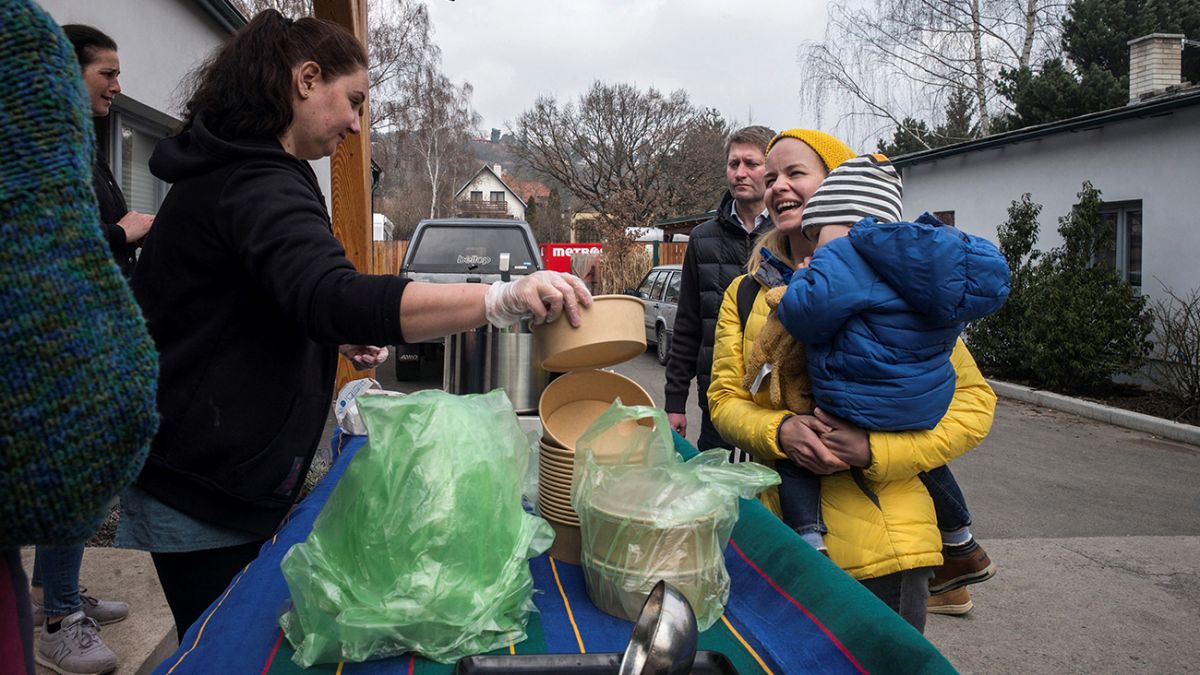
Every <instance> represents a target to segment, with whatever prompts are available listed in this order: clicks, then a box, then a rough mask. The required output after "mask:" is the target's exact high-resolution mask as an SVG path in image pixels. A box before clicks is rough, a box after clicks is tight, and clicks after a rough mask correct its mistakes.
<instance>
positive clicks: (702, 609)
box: [571, 401, 779, 630]
mask: <svg viewBox="0 0 1200 675" xmlns="http://www.w3.org/2000/svg"><path fill="white" fill-rule="evenodd" d="M575 452H576V454H575V473H574V476H575V480H574V485H573V488H572V493H571V502H572V504H573V505H574V507H575V511H576V512H577V513H579V529H580V535H581V539H582V542H583V543H582V547H581V551H580V559H581V562H582V565H583V572H584V581H585V582H586V584H587V590H588V596H589V597H591V599H592V602H593V603H594V604H595V605H596V606H597V607H598V608H600V609H601V610H603V611H605V612H608V613H609V614H613V615H615V616H620V617H623V618H626V619H630V620H632V619H634V618H636V617H637V615H638V612H639V611H640V609H641V606H642V603H643V601H645V599H646V594H647V593H649V592H650V590H651V589H652V588H654V584H656V583H658V581H659V580H660V579H662V580H665V581H666V582H667V583H669V584H671V585H672V586H674V587H675V588H676V589H677V590H679V591H680V592H681V593H683V595H684V596H685V597H687V599H688V601H689V602H690V603H691V605H692V609H693V610H695V612H696V623H697V624H698V626H699V628H700V630H706V629H708V628H709V627H711V626H712V625H713V624H714V623H716V622H717V620H718V619H720V617H721V613H722V612H724V611H725V603H726V602H727V601H728V599H729V572H728V571H727V570H726V569H725V546H726V545H727V544H728V543H729V535H730V534H731V533H732V532H733V526H734V525H735V524H736V523H737V519H738V499H739V498H743V499H749V498H751V497H753V496H754V495H756V494H758V493H759V492H760V491H762V490H764V489H766V488H767V487H770V486H772V485H777V484H778V483H779V474H777V473H775V471H774V470H773V469H771V468H768V467H766V466H763V465H761V464H755V463H753V462H743V463H739V464H732V463H730V462H729V451H728V450H721V449H713V450H708V451H706V452H702V453H700V454H699V455H697V456H695V457H693V458H692V459H691V460H689V461H687V462H684V461H683V459H682V458H681V457H680V456H679V454H678V453H676V452H675V443H674V440H673V438H672V436H671V425H670V423H669V422H667V416H666V413H664V412H663V411H661V410H657V409H655V408H649V407H642V406H633V407H626V406H623V405H621V404H620V402H619V401H618V402H617V403H614V404H613V405H612V406H611V407H610V408H609V409H608V410H607V411H605V412H604V414H603V415H601V416H600V417H599V418H598V419H597V420H596V421H595V422H594V423H593V424H592V425H591V426H590V427H588V429H587V431H585V432H584V433H583V435H581V436H580V437H579V440H578V442H577V443H576V446H575Z"/></svg>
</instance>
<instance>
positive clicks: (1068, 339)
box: [967, 182, 1153, 392]
mask: <svg viewBox="0 0 1200 675" xmlns="http://www.w3.org/2000/svg"><path fill="white" fill-rule="evenodd" d="M1100 205H1101V201H1100V192H1099V190H1096V189H1095V188H1094V187H1092V185H1091V183H1088V182H1084V184H1083V189H1082V190H1081V191H1080V192H1079V203H1078V204H1076V206H1075V207H1074V208H1073V209H1072V210H1071V213H1070V214H1068V215H1067V216H1066V217H1064V218H1061V219H1059V227H1058V232H1059V234H1060V235H1061V236H1062V239H1063V243H1062V245H1061V246H1059V247H1057V248H1055V249H1053V250H1051V251H1049V252H1047V253H1040V252H1038V251H1034V250H1033V246H1034V244H1035V243H1036V242H1037V234H1038V224H1037V215H1038V213H1040V211H1041V206H1040V205H1038V204H1034V203H1033V202H1032V201H1031V200H1030V197H1029V195H1028V194H1026V195H1023V196H1022V197H1021V200H1020V201H1017V202H1013V204H1012V206H1011V207H1010V208H1009V220H1008V222H1006V223H1005V224H1003V225H1001V226H1000V228H999V230H998V235H999V240H1000V250H1001V251H1002V252H1003V253H1004V256H1005V258H1006V259H1008V262H1009V267H1010V269H1011V271H1012V276H1013V281H1012V292H1011V293H1010V295H1009V300H1008V303H1007V304H1006V306H1005V307H1004V308H1003V309H1002V310H1001V311H1000V312H997V313H996V314H993V315H992V316H989V317H986V318H984V319H982V320H980V321H978V322H976V323H975V324H973V325H972V326H971V327H970V328H969V330H968V336H967V339H968V342H969V344H970V345H971V349H972V352H973V353H975V355H976V358H978V359H979V361H980V364H981V365H982V366H983V367H984V368H985V369H986V370H987V371H988V372H989V374H991V375H993V376H996V377H1002V378H1011V379H1017V380H1022V381H1026V382H1029V383H1031V384H1034V385H1035V386H1040V387H1045V388H1047V389H1054V390H1058V391H1067V392H1074V391H1082V390H1087V389H1092V388H1095V387H1098V386H1103V385H1107V384H1108V383H1110V382H1111V381H1112V377H1113V376H1114V375H1116V374H1118V373H1130V372H1133V371H1135V370H1137V369H1138V368H1139V367H1141V365H1142V364H1143V363H1144V362H1145V358H1146V356H1147V354H1149V351H1150V342H1149V341H1148V340H1147V336H1148V335H1149V334H1150V331H1151V328H1152V325H1153V324H1152V318H1151V313H1150V312H1149V311H1148V310H1147V309H1146V298H1145V297H1143V296H1142V295H1141V294H1140V293H1138V291H1137V290H1136V289H1135V288H1133V287H1132V286H1130V285H1129V284H1128V283H1126V282H1125V281H1124V280H1123V279H1122V278H1121V277H1120V276H1119V275H1118V274H1117V273H1116V272H1114V271H1113V270H1109V269H1105V268H1103V267H1099V266H1097V265H1096V264H1095V263H1094V261H1095V260H1096V259H1097V254H1098V253H1099V252H1101V251H1102V250H1103V249H1104V247H1106V246H1108V245H1109V240H1110V238H1111V236H1112V235H1111V233H1110V232H1109V231H1108V230H1107V229H1106V227H1105V225H1104V223H1103V222H1102V221H1101V220H1100V212H1099V211H1100Z"/></svg>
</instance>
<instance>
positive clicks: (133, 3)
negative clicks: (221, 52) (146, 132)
mask: <svg viewBox="0 0 1200 675" xmlns="http://www.w3.org/2000/svg"><path fill="white" fill-rule="evenodd" d="M38 2H39V4H41V5H42V7H43V8H44V9H45V10H46V11H47V12H49V13H50V15H51V16H52V17H54V20H55V21H57V22H58V23H59V24H66V23H83V24H87V25H89V26H94V27H96V28H98V29H100V30H101V31H103V32H104V33H106V34H108V36H109V37H111V38H112V39H113V40H115V41H116V43H117V53H118V54H119V55H120V57H121V88H122V90H123V92H122V93H124V94H125V95H128V96H129V97H131V98H134V99H136V100H138V101H140V102H142V103H144V104H146V105H148V106H150V107H151V108H154V109H155V110H159V111H162V112H165V113H167V114H169V115H172V116H173V117H179V109H180V103H181V101H180V100H179V95H178V94H177V93H176V92H177V89H178V88H179V84H180V83H181V82H182V81H183V77H184V76H185V75H186V74H187V73H189V72H191V70H192V69H193V68H195V67H196V66H197V65H198V64H199V63H200V62H201V61H203V60H204V59H205V58H206V57H207V56H208V55H209V53H210V52H211V51H212V50H213V49H214V48H216V47H217V46H218V45H219V44H221V42H222V41H224V40H225V38H226V37H228V35H229V33H228V32H226V31H225V29H223V28H221V26H220V25H219V24H218V23H217V22H216V20H214V19H213V18H212V16H211V15H209V14H208V12H206V11H205V10H204V9H202V8H201V7H200V6H199V4H198V3H196V2H193V1H192V0H149V1H148V0H38Z"/></svg>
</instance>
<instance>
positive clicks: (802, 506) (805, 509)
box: [775, 459, 829, 534]
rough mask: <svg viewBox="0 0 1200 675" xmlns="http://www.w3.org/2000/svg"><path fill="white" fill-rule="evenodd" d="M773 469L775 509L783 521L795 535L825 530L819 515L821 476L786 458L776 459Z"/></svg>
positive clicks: (824, 531)
mask: <svg viewBox="0 0 1200 675" xmlns="http://www.w3.org/2000/svg"><path fill="white" fill-rule="evenodd" d="M775 471H776V472H778V473H779V479H780V483H779V511H780V513H781V514H782V517H783V522H784V524H785V525H787V526H788V527H790V528H792V529H793V530H795V531H796V533H797V534H808V533H810V532H815V533H817V534H825V533H826V532H828V531H829V529H828V528H826V527H825V521H824V520H823V519H822V518H821V478H820V477H819V476H817V475H816V474H814V473H813V472H811V471H809V470H808V469H804V468H801V467H799V466H796V463H795V462H793V461H791V460H787V459H780V460H777V461H776V462H775Z"/></svg>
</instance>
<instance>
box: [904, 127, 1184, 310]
mask: <svg viewBox="0 0 1200 675" xmlns="http://www.w3.org/2000/svg"><path fill="white" fill-rule="evenodd" d="M902 173H903V178H904V215H905V216H906V217H907V218H909V219H912V218H915V217H916V216H917V215H919V214H920V213H921V212H922V211H954V212H955V221H956V225H957V226H958V227H959V228H961V229H963V230H964V231H967V232H970V233H971V234H977V235H980V236H983V237H987V238H988V239H990V240H991V241H993V242H994V241H996V228H997V226H998V225H1000V224H1001V223H1003V222H1004V221H1005V220H1007V218H1008V213H1007V211H1008V207H1009V206H1010V205H1011V203H1012V202H1013V200H1016V199H1020V197H1021V195H1022V194H1023V193H1025V192H1028V193H1030V194H1031V197H1032V199H1033V201H1034V202H1036V203H1038V204H1041V205H1042V207H1043V208H1042V212H1041V216H1040V217H1039V224H1040V225H1041V228H1040V230H1039V234H1040V236H1039V240H1038V245H1037V247H1038V248H1040V249H1043V250H1048V249H1050V248H1053V247H1054V246H1057V245H1059V244H1060V243H1061V242H1062V240H1061V238H1060V237H1059V236H1058V219H1059V218H1061V217H1062V216H1065V215H1067V213H1069V212H1070V210H1071V207H1072V206H1073V205H1074V204H1075V203H1076V201H1077V195H1078V193H1079V189H1080V186H1081V184H1082V183H1083V181H1084V180H1085V179H1086V180H1090V181H1091V182H1092V184H1093V185H1094V186H1095V187H1096V188H1097V189H1099V190H1100V192H1101V198H1102V199H1103V200H1104V201H1105V202H1118V201H1125V200H1141V202H1142V291H1143V292H1144V293H1147V294H1149V295H1150V296H1151V297H1157V296H1159V295H1160V294H1161V287H1160V286H1159V284H1158V282H1157V281H1155V279H1160V280H1162V282H1163V283H1165V284H1166V285H1167V286H1170V287H1172V288H1174V289H1175V290H1176V291H1186V290H1188V289H1192V288H1200V262H1198V261H1197V258H1198V257H1200V208H1198V207H1200V106H1192V107H1190V108H1182V109H1178V110H1175V111H1174V112H1173V113H1171V114H1168V115H1164V116H1159V117H1152V118H1146V119H1131V120H1124V121H1120V122H1111V123H1108V124H1106V125H1105V126H1103V127H1100V128H1095V129H1089V130H1082V131H1075V132H1066V133H1060V134H1055V135H1053V136H1047V137H1044V138H1040V139H1036V140H1030V141H1025V142H1021V143H1017V144H1014V145H1006V146H1001V147H998V148H993V149H988V150H981V151H976V152H969V153H965V154H962V155H955V156H952V157H948V158H945V159H940V160H936V161H932V162H925V163H921V164H918V165H915V166H910V167H905V168H903V169H902Z"/></svg>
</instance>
